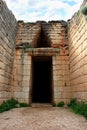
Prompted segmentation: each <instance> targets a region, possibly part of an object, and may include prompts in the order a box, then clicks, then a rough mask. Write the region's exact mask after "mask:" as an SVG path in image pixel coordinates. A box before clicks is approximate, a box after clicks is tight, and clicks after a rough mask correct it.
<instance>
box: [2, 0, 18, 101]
mask: <svg viewBox="0 0 87 130" xmlns="http://www.w3.org/2000/svg"><path fill="white" fill-rule="evenodd" d="M16 27H17V22H16V19H15V17H14V15H13V14H12V12H11V11H10V10H9V9H8V8H7V6H6V3H5V2H4V1H3V0H0V99H1V101H2V100H6V99H8V98H10V95H11V93H10V87H11V79H12V69H13V61H14V49H15V35H16Z"/></svg>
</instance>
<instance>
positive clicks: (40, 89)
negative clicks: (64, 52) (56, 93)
mask: <svg viewBox="0 0 87 130" xmlns="http://www.w3.org/2000/svg"><path fill="white" fill-rule="evenodd" d="M52 95H53V89H52V57H51V56H45V57H44V56H34V57H32V103H52Z"/></svg>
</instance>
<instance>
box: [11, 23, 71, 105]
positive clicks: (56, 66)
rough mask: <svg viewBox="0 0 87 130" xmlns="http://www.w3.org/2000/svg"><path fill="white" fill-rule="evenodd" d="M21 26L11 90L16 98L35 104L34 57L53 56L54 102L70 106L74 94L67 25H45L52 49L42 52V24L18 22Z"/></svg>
mask: <svg viewBox="0 0 87 130" xmlns="http://www.w3.org/2000/svg"><path fill="white" fill-rule="evenodd" d="M18 25H19V26H18V30H17V37H16V50H15V60H14V73H13V77H14V81H13V88H12V92H13V95H14V98H16V99H18V100H19V101H20V102H27V103H29V102H30V103H31V102H32V99H31V98H32V91H31V89H32V76H33V75H32V57H33V56H42V57H44V56H45V57H46V56H47V57H49V56H52V87H53V101H55V102H56V103H58V102H60V101H64V102H65V103H67V102H69V100H70V99H71V90H70V82H69V80H70V79H69V52H68V42H67V24H66V22H64V21H58V22H50V23H43V24H42V27H43V30H44V33H45V35H46V36H47V37H46V38H48V39H49V41H50V47H39V48H38V46H37V45H36V44H37V40H38V38H39V36H40V32H41V23H40V24H39V23H24V22H23V21H19V22H18ZM37 37H38V38H37ZM44 38H45V37H44ZM40 44H41V43H40ZM29 45H32V47H29Z"/></svg>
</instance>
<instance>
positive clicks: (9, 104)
mask: <svg viewBox="0 0 87 130" xmlns="http://www.w3.org/2000/svg"><path fill="white" fill-rule="evenodd" d="M28 106H29V105H28V104H27V103H19V102H18V101H17V100H15V99H14V98H11V99H9V100H7V101H4V102H3V103H2V104H1V105H0V113H1V112H4V111H8V110H11V109H13V108H18V107H19V108H20V107H28Z"/></svg>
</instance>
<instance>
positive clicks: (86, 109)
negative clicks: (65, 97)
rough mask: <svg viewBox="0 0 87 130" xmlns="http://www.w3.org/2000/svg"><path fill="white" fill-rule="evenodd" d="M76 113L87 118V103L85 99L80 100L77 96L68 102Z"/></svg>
mask: <svg viewBox="0 0 87 130" xmlns="http://www.w3.org/2000/svg"><path fill="white" fill-rule="evenodd" d="M68 107H70V108H71V109H72V110H73V112H74V113H76V114H79V115H82V116H84V117H85V118H86V119H87V104H86V103H84V102H83V101H80V102H78V101H77V99H76V98H74V99H72V100H71V101H70V103H69V104H68Z"/></svg>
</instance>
